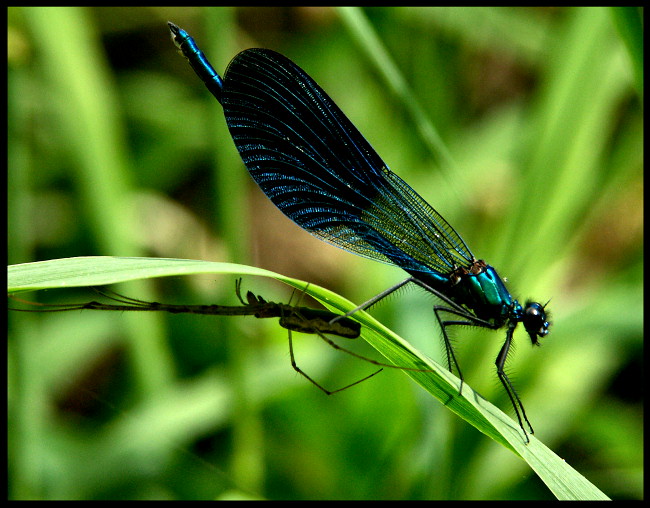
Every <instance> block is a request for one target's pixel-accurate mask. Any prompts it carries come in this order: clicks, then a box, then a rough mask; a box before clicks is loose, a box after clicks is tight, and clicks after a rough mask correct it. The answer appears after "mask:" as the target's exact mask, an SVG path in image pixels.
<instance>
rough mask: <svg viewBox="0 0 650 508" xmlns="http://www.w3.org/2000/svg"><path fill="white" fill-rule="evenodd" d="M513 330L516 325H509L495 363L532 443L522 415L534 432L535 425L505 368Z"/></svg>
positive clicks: (518, 417) (521, 425) (524, 430)
mask: <svg viewBox="0 0 650 508" xmlns="http://www.w3.org/2000/svg"><path fill="white" fill-rule="evenodd" d="M513 332H514V326H512V325H509V326H508V332H507V333H506V341H505V342H504V343H503V346H502V347H501V351H499V354H498V355H497V359H496V362H495V364H496V366H497V375H498V376H499V381H501V384H502V385H503V387H504V388H505V390H506V393H507V394H508V397H509V398H510V403H511V404H512V407H513V408H514V409H515V414H516V415H517V420H518V421H519V426H520V427H521V430H522V431H523V432H524V436H525V437H526V443H530V438H529V437H528V434H527V433H526V429H525V428H524V422H523V421H522V416H523V419H524V420H525V421H526V423H527V424H528V429H529V430H530V433H531V434H534V433H535V431H534V430H533V426H532V425H531V424H530V422H529V421H528V417H527V416H526V410H525V409H524V405H523V404H522V403H521V400H520V399H519V396H518V395H517V392H516V390H515V387H514V386H513V385H512V382H511V381H510V378H509V377H508V375H507V374H506V373H505V371H504V369H503V367H504V365H505V363H506V359H507V357H508V351H509V350H510V345H511V343H512V334H513ZM520 410H521V413H520Z"/></svg>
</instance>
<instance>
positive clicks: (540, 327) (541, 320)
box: [521, 301, 551, 346]
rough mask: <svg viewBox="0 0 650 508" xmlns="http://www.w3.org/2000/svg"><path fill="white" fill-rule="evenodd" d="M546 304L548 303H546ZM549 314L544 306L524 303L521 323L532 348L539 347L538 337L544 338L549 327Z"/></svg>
mask: <svg viewBox="0 0 650 508" xmlns="http://www.w3.org/2000/svg"><path fill="white" fill-rule="evenodd" d="M547 303H548V302H547ZM549 318H550V314H549V313H548V312H547V311H546V305H542V304H541V303H537V302H530V301H529V302H526V307H525V308H524V316H523V318H522V320H521V321H522V323H523V324H524V328H526V331H527V332H528V335H529V336H530V341H531V342H532V343H533V345H534V346H539V345H540V343H539V340H538V337H540V338H541V337H546V335H548V329H549V327H550V326H551V322H550V321H549Z"/></svg>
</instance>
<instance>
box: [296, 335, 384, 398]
mask: <svg viewBox="0 0 650 508" xmlns="http://www.w3.org/2000/svg"><path fill="white" fill-rule="evenodd" d="M288 332H289V356H290V357H291V366H292V367H293V370H295V371H296V372H297V373H298V374H300V375H301V376H303V377H304V378H306V379H307V380H308V381H310V382H311V383H312V384H313V385H314V386H316V388H318V389H320V390H321V391H323V392H324V393H325V394H326V395H332V394H334V393H337V392H341V391H343V390H345V389H347V388H350V387H352V386H354V385H357V384H359V383H362V382H363V381H365V380H366V379H370V378H371V377H373V376H374V375H376V374H379V373H380V372H381V371H382V370H383V369H379V370H377V371H375V372H373V373H372V374H370V375H369V376H366V377H364V378H362V379H359V380H357V381H355V382H354V383H350V384H349V385H346V386H344V387H342V388H339V389H337V390H332V391H330V390H327V389H326V388H324V387H323V386H321V385H320V384H318V383H317V382H316V381H315V380H314V379H312V378H311V377H309V375H307V373H305V372H304V371H303V370H301V369H300V367H298V364H297V363H296V358H295V356H294V354H293V339H292V337H291V330H288Z"/></svg>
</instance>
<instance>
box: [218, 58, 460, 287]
mask: <svg viewBox="0 0 650 508" xmlns="http://www.w3.org/2000/svg"><path fill="white" fill-rule="evenodd" d="M221 103H222V105H223V108H224V112H225V116H226V121H227V123H228V127H229V129H230V133H231V135H232V137H233V139H234V141H235V145H236V146H237V149H238V150H239V153H240V155H241V157H242V159H243V161H244V163H245V164H246V167H247V168H248V171H249V172H250V174H251V176H252V177H253V179H254V180H255V181H256V182H257V184H258V185H259V186H260V187H261V189H262V190H263V191H264V193H265V194H266V195H267V196H268V197H269V199H271V201H273V203H275V205H276V206H277V207H278V208H279V209H280V210H281V211H282V212H283V213H284V214H285V215H287V216H288V217H289V218H290V219H292V220H293V221H294V222H296V223H297V224H298V225H299V226H300V227H302V228H303V229H306V230H307V231H309V232H310V233H312V234H313V235H315V236H317V237H318V238H320V239H322V240H325V241H326V242H329V243H332V244H334V245H337V246H338V247H342V248H343V249H346V250H348V251H351V252H354V253H356V254H359V255H362V256H366V257H368V258H372V259H375V260H378V261H382V262H386V263H391V264H397V265H398V266H400V267H402V268H404V269H407V270H416V271H422V272H431V271H432V270H433V271H437V272H440V273H443V274H444V273H448V272H449V271H450V270H451V269H452V268H453V267H454V266H456V265H465V266H466V265H467V264H469V263H471V261H472V259H473V256H472V253H471V252H470V250H469V248H468V247H467V245H465V242H463V240H462V239H461V238H460V236H459V235H458V234H457V233H456V231H454V229H453V228H452V227H451V226H450V225H449V224H448V223H447V221H445V219H443V218H442V217H441V216H440V214H438V212H436V211H435V210H434V209H433V208H432V207H431V206H430V205H429V204H428V203H427V202H426V201H424V199H422V198H421V197H420V196H419V195H418V194H417V193H416V192H415V191H414V190H413V189H412V188H411V187H409V185H408V184H407V183H406V182H404V180H402V179H401V178H400V177H398V176H397V175H396V174H395V173H393V172H392V171H390V170H389V169H388V167H387V166H386V164H384V162H383V161H382V160H381V158H380V157H379V155H377V153H376V152H375V151H374V150H373V148H372V147H371V146H370V144H369V143H368V142H367V141H366V140H365V138H364V137H363V136H362V135H361V133H360V132H359V131H358V130H357V129H356V127H354V125H352V122H350V120H348V118H347V117H346V116H345V115H344V114H343V112H342V111H341V110H340V109H339V108H338V107H337V106H336V104H334V101H332V100H331V99H330V98H329V97H328V96H327V94H326V93H325V92H324V91H323V90H322V89H321V88H320V87H319V86H318V85H317V84H316V83H315V82H314V81H313V80H312V79H311V78H310V77H309V76H308V75H307V74H306V73H305V72H304V71H303V70H302V69H300V68H299V67H298V66H297V65H296V64H294V63H293V62H292V61H291V60H289V59H288V58H286V57H284V56H282V55H280V54H279V53H276V52H274V51H270V50H266V49H248V50H246V51H243V52H242V53H239V54H238V55H237V56H236V57H235V58H234V59H233V60H232V62H230V65H229V66H228V69H227V71H226V74H225V79H224V87H223V95H222V97H221Z"/></svg>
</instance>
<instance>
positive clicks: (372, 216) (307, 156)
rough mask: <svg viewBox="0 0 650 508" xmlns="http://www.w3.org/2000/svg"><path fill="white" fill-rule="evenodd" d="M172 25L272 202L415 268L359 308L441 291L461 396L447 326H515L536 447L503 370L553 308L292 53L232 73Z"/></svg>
mask: <svg viewBox="0 0 650 508" xmlns="http://www.w3.org/2000/svg"><path fill="white" fill-rule="evenodd" d="M169 28H170V30H171V33H172V39H173V41H174V43H175V44H176V46H177V47H178V48H179V49H180V51H181V52H182V54H183V55H184V56H185V57H186V58H187V59H188V61H189V63H190V65H191V66H192V68H193V69H194V72H196V74H197V75H198V76H199V77H200V78H201V79H202V80H203V82H204V83H205V86H206V87H207V88H208V90H209V91H210V92H211V93H212V94H213V95H214V96H215V97H216V99H217V100H218V101H219V102H220V103H221V105H222V106H223V110H224V114H225V117H226V123H227V124H228V128H229V130H230V134H231V135H232V138H233V140H234V142H235V146H236V147H237V150H238V151H239V154H240V156H241V158H242V160H243V161H244V164H245V165H246V167H247V169H248V171H249V173H250V174H251V176H252V177H253V179H254V180H255V182H256V183H257V184H258V185H259V186H260V188H261V189H262V191H263V192H264V193H265V194H266V195H267V197H268V198H269V199H270V200H271V201H272V202H273V203H274V204H275V205H276V206H277V207H278V208H279V209H280V210H281V211H282V212H283V213H284V214H285V215H286V216H287V217H289V218H290V219H291V220H293V221H294V222H296V223H297V224H298V225H299V226H301V227H302V228H303V229H305V230H307V231H308V232H310V233H311V234H313V235H314V236H316V237H318V238H320V239H322V240H324V241H326V242H329V243H332V244H334V245H336V246H338V247H341V248H343V249H346V250H348V251H350V252H354V253H355V254H359V255H361V256H365V257H368V258H371V259H374V260H377V261H382V262H385V263H390V264H394V265H397V266H399V267H401V268H402V269H404V270H405V271H406V272H408V273H409V275H410V277H408V278H407V279H405V280H404V281H402V282H400V283H399V284H397V285H395V286H393V287H391V288H389V289H387V290H386V291H384V292H382V293H381V294H379V295H377V296H376V297H374V298H372V299H371V300H369V301H368V302H366V303H365V304H363V305H362V306H360V307H359V308H358V309H362V308H367V307H369V306H370V305H372V304H374V303H375V302H377V301H378V300H380V299H382V298H384V297H385V296H387V295H388V294H390V293H392V292H393V291H395V290H396V289H398V288H400V287H402V286H404V285H405V284H408V283H414V284H416V285H418V286H420V287H422V288H424V289H425V290H427V291H429V292H431V293H432V294H434V295H435V296H436V297H437V298H439V299H440V300H441V302H442V303H441V304H439V305H435V306H434V308H433V310H434V313H435V316H436V319H437V320H438V322H439V324H440V326H441V329H442V335H443V340H444V344H445V351H446V356H447V366H448V368H449V370H450V371H452V370H453V367H455V368H456V371H457V372H458V376H459V378H460V380H461V385H460V390H461V392H462V386H463V385H462V383H463V375H462V372H461V370H460V366H459V365H458V361H457V360H456V356H455V354H454V349H453V347H452V344H451V342H450V340H449V336H448V333H447V327H449V326H458V325H466V326H477V327H482V328H489V329H493V330H497V329H501V328H505V329H506V337H505V341H504V344H503V346H502V348H501V350H500V352H499V354H498V356H497V358H496V362H495V363H496V367H497V375H498V377H499V380H500V381H501V384H502V385H503V387H504V389H505V390H506V393H507V394H508V397H509V398H510V401H511V403H512V406H513V407H514V410H515V413H516V415H517V419H518V421H519V425H520V427H521V429H522V430H523V432H524V435H525V437H526V441H527V442H528V441H529V438H528V435H527V432H526V428H525V427H524V421H525V422H526V424H527V426H528V431H529V432H530V433H531V434H532V433H533V428H532V425H531V424H530V422H529V421H528V417H527V416H526V411H525V410H524V406H523V404H522V403H521V400H520V399H519V396H518V395H517V393H516V391H515V389H514V387H513V385H512V382H511V381H510V379H509V377H508V375H507V374H506V372H505V371H504V365H505V362H506V358H507V357H508V352H509V351H510V347H511V344H512V339H513V333H514V331H515V328H516V327H517V325H518V324H519V323H522V324H523V326H524V328H525V330H526V332H527V333H528V335H529V337H530V341H531V343H532V344H533V345H539V338H541V337H545V336H546V335H547V334H548V331H549V327H550V322H549V317H548V312H547V311H546V308H545V307H546V306H545V305H542V304H540V303H537V302H532V301H527V302H526V304H525V305H521V304H520V303H519V301H517V300H516V299H514V298H513V297H512V296H511V295H510V293H509V292H508V290H507V289H506V286H505V284H504V282H503V280H502V279H501V278H500V277H499V275H498V274H497V271H496V270H495V269H494V268H493V267H492V266H490V265H489V264H487V263H486V262H485V261H483V260H481V259H477V258H476V257H475V256H474V254H472V252H471V251H470V249H469V247H468V246H467V244H466V243H465V242H464V240H463V239H462V238H461V237H460V235H459V234H458V233H457V232H456V230H455V229H454V228H453V227H452V226H451V225H450V224H449V223H448V222H447V221H446V220H445V219H444V218H443V217H442V216H441V215H440V214H439V213H438V212H437V211H436V210H434V209H433V207H431V206H430V205H429V204H428V203H427V202H426V201H425V200H424V199H422V197H420V195H419V194H418V193H417V192H415V191H414V190H413V189H412V188H411V187H410V186H409V185H408V184H407V183H406V182H404V181H403V180H402V179H401V178H400V177H398V176H397V175H396V174H395V173H393V172H392V171H391V170H389V169H388V166H387V165H386V164H385V163H384V162H383V161H382V159H381V158H380V157H379V155H378V154H377V152H375V150H374V149H373V148H372V147H371V146H370V144H369V143H368V142H367V141H366V139H365V138H364V137H363V136H362V135H361V133H360V132H359V131H358V130H357V129H356V128H355V127H354V125H353V124H352V122H350V120H349V119H348V118H347V117H346V116H345V115H344V114H343V112H342V111H341V110H340V109H339V108H338V106H337V105H336V104H335V103H334V101H333V100H332V99H330V98H329V96H328V95H327V94H326V93H325V92H324V91H323V90H322V89H321V88H320V87H319V86H318V84H316V82H315V81H314V80H313V79H312V78H311V77H309V75H307V73H306V72H305V71H303V70H302V69H301V68H300V67H298V66H297V65H296V64H295V63H293V62H292V61H291V60H289V59H288V58H286V57H284V56H282V55H280V54H279V53H276V52H274V51H271V50H268V49H247V50H245V51H242V52H241V53H239V54H238V55H237V56H235V58H233V60H232V61H231V62H230V64H229V65H228V68H227V70H226V72H225V74H224V77H223V79H222V78H221V77H220V76H219V74H218V73H217V72H216V71H215V70H214V68H213V67H212V65H210V63H209V62H208V60H207V58H206V57H205V55H204V54H203V52H202V51H201V50H200V49H199V48H198V46H197V45H196V43H195V42H194V39H192V37H190V35H189V34H188V33H187V32H186V31H185V30H183V29H181V28H179V27H178V26H176V25H174V24H173V23H169ZM358 309H357V310H358ZM353 312H354V311H353ZM337 319H338V318H337Z"/></svg>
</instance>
